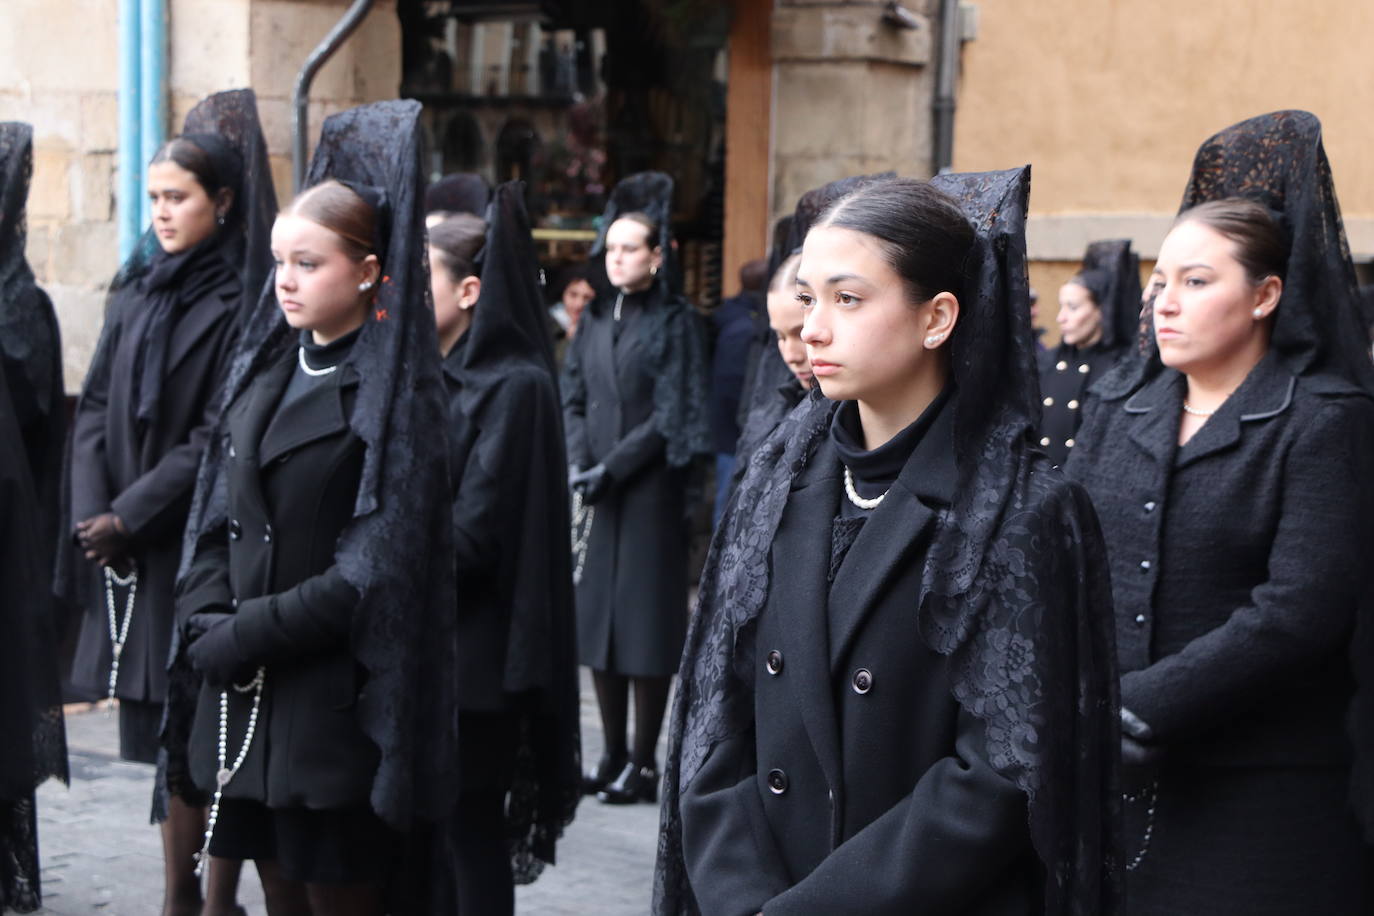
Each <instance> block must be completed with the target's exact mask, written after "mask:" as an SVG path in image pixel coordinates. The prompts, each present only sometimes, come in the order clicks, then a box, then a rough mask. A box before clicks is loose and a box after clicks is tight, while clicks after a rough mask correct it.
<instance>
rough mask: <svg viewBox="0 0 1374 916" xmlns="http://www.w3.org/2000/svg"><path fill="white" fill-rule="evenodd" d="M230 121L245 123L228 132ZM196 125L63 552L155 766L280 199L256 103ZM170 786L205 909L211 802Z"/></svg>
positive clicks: (160, 207) (181, 156)
mask: <svg viewBox="0 0 1374 916" xmlns="http://www.w3.org/2000/svg"><path fill="white" fill-rule="evenodd" d="M222 95H234V94H232V93H226V94H222ZM220 98H221V97H220V96H215V97H212V99H211V102H213V100H215V99H220ZM249 98H250V99H251V96H249ZM206 104H208V103H206ZM197 110H198V111H201V112H202V113H205V112H204V110H203V109H200V108H199V107H198V109H197ZM193 114H195V113H194V112H193ZM226 122H227V123H232V126H233V133H230V132H229V131H227V130H226V131H225V132H223V133H220V132H216V130H215V129H216V128H217V127H219V126H221V124H224V123H226ZM187 125H188V127H189V128H190V130H188V132H186V133H184V134H182V135H181V136H180V137H177V138H175V139H173V140H171V141H169V142H168V143H167V144H166V145H164V146H163V147H162V149H161V150H159V151H158V153H157V154H156V155H155V156H154V157H153V161H152V163H151V164H150V165H149V167H148V192H149V195H150V197H151V199H152V227H151V228H150V229H149V231H148V233H147V234H146V235H145V236H144V237H143V239H142V240H141V241H140V242H139V244H138V246H137V247H136V248H135V250H134V253H133V254H132V255H131V256H130V258H129V260H128V261H127V262H126V263H125V264H124V266H123V267H122V268H121V269H120V272H119V273H118V274H117V275H116V276H115V279H114V281H113V283H112V286H111V293H110V298H109V303H108V306H107V309H106V315H105V326H104V329H103V330H102V331H101V336H100V343H99V345H98V347H97V349H96V353H95V356H94V358H93V359H92V361H91V366H90V369H89V371H88V372H87V375H86V381H85V385H84V386H83V388H82V392H81V397H80V400H79V401H78V402H77V408H76V415H75V418H74V420H73V425H72V440H71V454H70V470H69V475H68V479H67V485H68V487H69V496H68V499H69V503H68V505H69V508H70V515H69V518H67V519H64V528H66V531H64V532H63V534H64V537H70V538H72V539H74V540H75V541H76V542H77V544H78V545H79V548H80V550H81V552H82V556H84V562H83V561H82V556H77V555H76V554H75V553H74V552H71V551H64V554H66V555H65V556H63V557H61V558H59V562H60V563H63V565H64V566H65V567H67V568H66V571H65V574H62V573H61V572H60V573H59V588H62V589H63V590H65V592H66V595H67V597H68V598H69V599H70V600H72V601H74V602H75V601H79V602H80V603H81V604H82V605H83V606H84V610H85V614H84V616H83V619H82V622H81V632H80V634H79V638H78V642H77V646H76V653H75V657H74V660H73V665H72V680H73V682H74V683H75V684H76V685H77V686H78V687H81V688H83V689H86V690H89V691H90V692H92V693H94V694H96V695H100V696H106V695H108V696H110V697H112V698H117V699H118V700H119V721H120V729H119V731H120V755H121V756H122V757H124V758H125V759H127V760H136V761H139V762H143V763H156V762H157V758H158V753H159V749H160V748H159V740H158V731H159V726H160V724H161V722H162V718H163V702H164V700H165V699H166V696H167V690H168V672H167V658H168V649H169V646H170V643H171V637H172V631H173V628H174V627H173V616H174V598H173V590H174V587H175V580H176V573H177V567H178V564H179V560H180V556H181V546H182V534H183V532H184V529H185V524H186V516H187V512H188V509H189V506H190V503H191V494H192V491H193V489H194V485H195V479H196V471H197V468H198V467H199V465H200V461H201V456H202V453H203V451H204V449H205V447H206V442H207V440H208V437H209V435H210V430H211V428H212V426H213V423H214V419H215V416H216V414H217V412H218V408H219V405H220V400H219V396H220V389H221V385H222V383H223V380H224V375H225V372H226V370H227V367H228V361H229V354H230V352H231V349H232V345H233V341H234V339H235V336H236V334H237V331H238V325H239V322H240V320H241V311H242V302H243V299H244V295H245V293H244V284H245V282H251V278H252V277H254V276H256V277H257V278H259V279H260V278H261V277H262V270H261V269H260V268H255V266H254V263H255V258H261V257H262V255H263V253H264V251H263V249H261V248H260V247H258V246H256V245H255V244H254V243H255V241H259V240H261V238H262V237H263V236H265V232H266V224H267V222H268V220H270V217H271V212H270V209H271V207H272V206H273V203H274V202H273V201H272V197H271V190H270V182H271V176H270V174H269V173H268V172H267V171H266V170H265V168H263V167H261V166H262V165H264V164H265V162H266V156H265V152H264V153H263V154H262V155H261V157H260V161H259V159H257V158H251V159H249V160H245V156H246V155H249V154H250V153H251V152H252V151H253V150H255V149H261V148H262V140H261V131H260V129H259V127H258V124H257V118H256V109H255V108H254V107H252V106H251V104H250V105H249V106H248V107H247V108H245V109H243V110H241V111H239V116H238V117H236V118H229V119H226V120H223V121H222V120H220V119H217V118H212V117H206V118H200V117H199V116H196V117H188V119H187ZM250 165H252V166H256V167H257V168H255V170H254V171H252V172H251V173H250V172H249V171H248V166H250ZM264 184H266V185H268V187H264ZM264 195H265V199H264ZM116 646H117V647H119V653H118V655H117V660H116V654H115V652H114V647H116ZM173 776H175V774H173ZM170 786H171V792H170V797H169V798H168V799H166V806H165V808H166V810H165V811H159V812H158V813H159V814H161V815H163V819H162V823H161V831H162V839H163V855H164V868H165V873H166V900H165V902H164V912H165V913H167V914H178V913H194V912H199V910H200V906H201V892H200V887H199V884H198V882H196V880H195V876H194V874H193V872H192V869H193V867H194V863H193V861H192V858H191V856H192V855H193V853H194V852H195V850H196V848H197V845H198V840H197V837H198V836H199V835H200V834H201V833H202V832H203V831H204V824H205V811H204V805H205V804H206V801H207V799H206V798H204V797H203V796H201V794H200V793H199V792H197V791H196V790H195V789H194V787H192V786H190V784H189V780H187V779H185V778H184V774H183V776H182V778H171V779H170ZM158 807H161V806H158ZM232 891H233V888H232V884H230V885H229V886H228V890H227V893H228V898H227V899H228V901H229V902H230V903H232V899H233V893H232Z"/></svg>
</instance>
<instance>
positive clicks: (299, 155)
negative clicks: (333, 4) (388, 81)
mask: <svg viewBox="0 0 1374 916" xmlns="http://www.w3.org/2000/svg"><path fill="white" fill-rule="evenodd" d="M372 4H373V0H353V5H352V6H350V7H349V8H348V10H347V11H346V12H345V13H344V14H343V17H342V18H341V19H339V21H338V22H336V23H334V28H332V29H330V30H329V34H328V35H326V36H324V40H323V41H321V42H320V43H319V44H318V45H316V46H315V50H313V51H311V52H310V56H309V57H307V58H306V59H305V66H303V67H301V72H300V73H298V74H297V75H296V88H295V90H294V91H293V92H292V94H291V103H292V106H293V108H294V113H293V114H292V117H291V183H292V186H293V188H294V189H295V191H296V193H298V194H299V193H300V190H301V187H302V186H303V185H304V184H305V166H306V156H307V155H308V153H309V144H308V143H307V137H306V135H307V133H308V132H309V127H310V124H309V122H310V84H311V83H312V82H314V80H315V74H316V73H318V72H319V71H320V68H321V67H323V66H324V65H325V62H326V61H328V60H329V58H331V57H333V56H334V52H335V51H337V50H339V46H340V45H341V44H343V43H344V42H345V41H347V40H348V36H349V35H352V34H353V30H354V29H356V28H357V27H358V26H359V25H360V24H361V23H362V21H363V17H364V16H366V15H367V13H368V11H369V10H370V9H372Z"/></svg>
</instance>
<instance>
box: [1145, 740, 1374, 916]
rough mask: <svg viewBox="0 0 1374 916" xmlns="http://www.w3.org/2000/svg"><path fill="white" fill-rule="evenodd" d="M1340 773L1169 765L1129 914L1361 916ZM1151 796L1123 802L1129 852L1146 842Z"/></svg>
mask: <svg viewBox="0 0 1374 916" xmlns="http://www.w3.org/2000/svg"><path fill="white" fill-rule="evenodd" d="M1348 785H1349V771H1348V770H1346V769H1344V768H1337V767H1301V768H1300V767H1292V768H1268V767H1200V766H1188V767H1183V766H1177V767H1172V768H1166V769H1165V770H1164V772H1163V773H1162V775H1161V776H1160V778H1159V780H1158V782H1157V786H1158V790H1157V791H1158V796H1157V799H1156V800H1155V805H1154V809H1155V815H1154V828H1153V831H1152V832H1151V834H1150V838H1149V844H1148V849H1147V850H1146V851H1145V853H1144V856H1143V858H1141V859H1140V864H1139V866H1138V867H1137V869H1136V870H1134V871H1130V872H1128V873H1127V876H1126V902H1127V913H1129V914H1130V916H1197V914H1200V913H1245V914H1247V916H1290V914H1294V913H1321V914H1323V916H1347V914H1348V916H1357V914H1367V913H1369V912H1371V910H1370V908H1369V902H1370V901H1368V900H1367V899H1366V889H1365V884H1366V882H1365V880H1364V877H1363V868H1364V865H1365V861H1364V859H1365V851H1364V847H1363V845H1362V843H1361V842H1360V836H1359V832H1358V829H1357V827H1356V825H1355V820H1354V817H1353V816H1352V814H1351V813H1350V806H1349V804H1348V802H1347V793H1348ZM1149 797H1150V792H1149V791H1148V790H1146V792H1145V798H1143V799H1141V800H1140V801H1137V802H1134V803H1128V804H1127V805H1126V828H1125V856H1126V861H1127V862H1128V863H1129V862H1131V861H1132V860H1133V859H1135V858H1136V857H1137V856H1138V855H1140V852H1141V848H1142V846H1143V845H1144V844H1145V832H1146V824H1147V820H1148V817H1147V810H1148V801H1149Z"/></svg>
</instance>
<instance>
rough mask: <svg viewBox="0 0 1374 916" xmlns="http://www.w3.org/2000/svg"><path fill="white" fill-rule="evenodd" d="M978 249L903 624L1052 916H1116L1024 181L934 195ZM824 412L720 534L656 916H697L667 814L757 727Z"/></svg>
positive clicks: (749, 488) (1103, 720) (1084, 620)
mask: <svg viewBox="0 0 1374 916" xmlns="http://www.w3.org/2000/svg"><path fill="white" fill-rule="evenodd" d="M932 184H936V185H937V186H939V187H940V188H941V189H942V190H945V191H947V192H949V193H950V194H951V195H952V196H953V197H955V198H956V199H957V200H958V201H959V202H960V204H961V205H962V207H963V209H964V211H965V213H967V214H968V215H969V217H970V219H971V220H972V222H973V223H974V225H975V228H976V229H977V232H978V244H977V246H976V251H975V254H974V257H973V258H972V261H973V263H971V264H970V265H968V270H967V275H968V278H969V289H968V294H967V295H966V297H965V300H966V301H965V302H964V304H963V305H964V308H963V309H962V311H961V315H960V322H959V324H958V326H957V327H956V330H955V332H954V335H953V337H952V338H951V343H950V345H951V347H952V349H953V352H952V354H951V356H952V360H951V370H952V376H953V382H954V384H955V386H956V390H957V391H958V396H957V398H956V401H955V404H954V410H955V416H954V429H955V456H956V464H957V467H958V479H959V484H958V487H957V489H956V494H957V495H956V497H955V501H954V504H953V505H952V506H951V507H950V508H948V509H946V510H944V511H943V512H942V513H941V517H940V523H939V528H938V529H937V532H936V534H935V539H934V541H933V543H932V545H931V548H930V551H929V553H928V555H927V560H926V565H925V572H924V574H923V582H922V589H921V591H922V597H921V599H920V601H919V604H918V607H917V608H914V609H913V612H914V613H913V621H914V623H915V624H916V626H917V627H919V629H920V632H921V634H922V636H923V637H924V638H925V640H926V641H927V642H928V644H929V645H930V646H931V647H932V648H933V649H935V650H936V651H937V652H939V653H940V654H942V655H945V656H946V657H947V658H948V659H949V663H948V674H949V679H950V681H949V683H950V692H951V695H952V696H953V697H954V699H955V700H956V701H957V702H958V703H959V704H960V705H961V706H962V707H963V708H964V709H966V710H968V711H969V712H970V713H972V714H973V715H975V716H976V717H977V718H978V719H979V720H981V721H982V722H983V723H984V725H985V727H986V729H987V731H986V740H987V747H988V752H989V758H990V761H991V763H992V765H993V766H994V768H995V769H996V770H997V771H998V772H999V773H1001V774H1002V775H1004V776H1005V777H1007V778H1008V779H1009V780H1012V781H1013V782H1015V783H1016V784H1017V785H1018V786H1020V787H1021V788H1022V789H1023V790H1024V791H1025V793H1026V795H1027V796H1028V799H1029V808H1030V834H1031V838H1032V841H1033V842H1034V845H1035V849H1036V852H1037V853H1038V854H1039V856H1040V859H1041V861H1042V862H1043V863H1044V865H1045V869H1046V876H1047V880H1046V912H1047V913H1054V914H1060V913H1074V914H1085V916H1086V914H1098V913H1110V912H1113V911H1114V907H1115V902H1116V899H1117V896H1118V884H1119V881H1118V867H1119V857H1118V850H1117V843H1116V822H1117V813H1118V809H1119V796H1118V792H1119V787H1118V780H1117V772H1116V771H1117V767H1118V765H1119V755H1118V753H1117V751H1116V736H1117V730H1118V723H1117V715H1118V713H1117V709H1118V701H1117V683H1116V671H1115V666H1114V659H1115V651H1114V650H1115V646H1114V638H1113V630H1112V618H1111V615H1110V614H1109V613H1106V612H1104V609H1105V608H1108V607H1110V604H1111V592H1110V589H1109V586H1108V582H1107V580H1106V576H1105V570H1106V557H1105V550H1104V547H1103V544H1102V539H1101V534H1100V532H1099V531H1098V529H1097V523H1096V518H1095V516H1094V515H1093V512H1092V508H1091V506H1090V504H1089V503H1088V499H1087V496H1086V495H1085V494H1084V493H1083V491H1082V490H1081V489H1079V488H1078V487H1076V486H1074V485H1071V484H1068V483H1066V482H1065V481H1064V480H1063V478H1062V477H1060V476H1059V475H1058V474H1057V473H1055V472H1053V471H1052V470H1051V468H1050V467H1049V463H1048V459H1046V458H1045V457H1044V456H1043V455H1042V454H1040V453H1039V452H1037V451H1036V450H1034V449H1033V448H1032V447H1031V443H1030V435H1031V431H1032V430H1033V428H1034V426H1035V422H1036V420H1037V419H1038V417H1037V412H1036V409H1035V408H1036V407H1037V405H1038V397H1037V391H1036V390H1035V387H1036V386H1035V385H1034V383H1030V384H1028V383H1027V379H1033V378H1034V377H1035V376H1034V365H1035V344H1034V338H1033V336H1032V334H1031V329H1030V315H1029V309H1028V308H1027V294H1028V282H1027V276H1026V249H1025V235H1024V227H1025V217H1026V203H1027V198H1028V194H1029V189H1030V169H1029V167H1024V168H1021V169H1015V170H1010V171H1005V172H988V173H981V174H969V175H945V176H940V177H939V178H937V179H935V180H933V181H932ZM834 409H835V405H834V404H833V403H832V402H829V401H827V400H826V399H825V398H824V397H823V396H821V395H820V394H819V392H817V391H813V392H812V394H811V396H810V397H809V398H808V399H807V401H806V402H804V404H803V406H802V407H799V408H798V409H797V410H796V411H794V412H793V413H792V414H791V415H789V416H788V417H787V419H785V420H784V421H783V423H782V424H781V425H780V426H779V428H778V430H777V431H776V432H775V433H774V434H773V435H772V436H770V437H769V439H768V440H767V441H766V442H765V443H764V445H763V446H762V447H761V448H760V449H759V451H758V452H757V453H756V454H755V455H754V457H753V458H752V459H751V460H750V462H749V469H748V471H747V472H746V476H745V479H744V482H743V485H742V486H741V487H740V489H739V491H738V494H737V496H736V499H735V502H734V503H733V504H732V507H731V510H730V512H729V513H728V514H727V516H726V518H725V520H724V521H723V522H722V524H721V526H720V528H718V529H717V531H716V535H715V538H714V539H713V542H712V546H711V554H710V556H709V558H708V560H707V565H706V571H705V573H704V574H703V576H702V580H701V591H700V596H699V599H698V606H697V612H696V614H695V616H694V618H693V620H692V624H691V629H690V631H689V633H688V637H687V648H686V651H685V652H684V655H683V663H682V670H681V672H680V678H681V681H680V683H679V685H678V691H677V695H676V698H675V700H674V704H673V712H672V720H671V726H670V733H669V734H670V746H669V753H668V759H667V764H666V769H665V776H664V798H663V814H662V831H661V834H660V842H659V855H658V868H657V871H656V875H655V887H654V910H655V912H656V913H659V914H680V913H690V912H693V911H694V909H695V905H694V902H693V898H692V892H691V888H690V886H689V885H688V883H687V874H686V869H685V865H684V863H683V860H682V845H681V843H682V824H681V820H680V816H679V808H678V799H679V797H680V791H681V788H682V787H683V786H685V785H687V784H688V783H690V782H691V781H692V779H693V778H694V777H695V775H696V773H697V772H698V770H699V768H700V766H701V764H702V762H703V761H704V760H705V758H706V756H707V754H708V753H709V751H710V750H711V747H712V746H713V745H714V744H715V743H716V742H718V741H720V740H723V739H725V738H727V737H730V736H732V735H736V734H738V733H740V732H741V731H742V730H744V729H746V728H747V727H748V726H749V721H750V718H751V716H752V715H753V696H752V693H751V690H750V686H749V685H750V684H751V682H752V676H753V674H752V670H753V661H752V658H751V656H752V652H753V646H752V643H751V639H752V632H753V627H752V623H753V622H754V621H755V620H756V619H757V616H758V614H759V613H760V612H761V610H762V609H763V606H764V604H765V602H766V599H767V595H768V590H769V570H770V563H769V551H770V546H771V543H772V540H773V536H774V533H775V532H776V530H777V526H778V523H779V521H780V519H781V517H782V512H783V509H784V507H785V505H786V502H787V496H788V491H789V490H790V488H791V485H792V482H793V480H794V479H795V478H796V477H797V475H798V474H799V473H800V471H801V468H802V467H803V466H804V465H805V463H806V462H807V461H808V460H809V458H810V456H811V455H812V453H813V452H814V450H815V448H816V447H817V445H818V443H819V442H820V441H821V440H822V439H823V438H824V437H825V436H826V435H827V434H828V432H829V429H830V423H831V418H832V415H833V412H834Z"/></svg>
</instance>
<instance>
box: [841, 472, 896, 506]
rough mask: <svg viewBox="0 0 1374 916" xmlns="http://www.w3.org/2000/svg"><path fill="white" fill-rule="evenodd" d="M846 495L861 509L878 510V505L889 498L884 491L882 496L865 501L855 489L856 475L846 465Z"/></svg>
mask: <svg viewBox="0 0 1374 916" xmlns="http://www.w3.org/2000/svg"><path fill="white" fill-rule="evenodd" d="M844 495H845V496H848V497H849V501H850V502H852V503H853V504H854V505H856V506H858V507H859V508H860V509H876V508H878V504H879V503H881V502H882V501H883V500H884V499H886V498H887V490H884V491H883V492H882V493H881V494H880V495H878V496H875V497H873V498H872V499H864V498H863V497H862V496H860V495H859V493H858V491H857V490H855V489H854V475H853V474H851V473H850V472H849V466H848V465H846V466H845V469H844Z"/></svg>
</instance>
